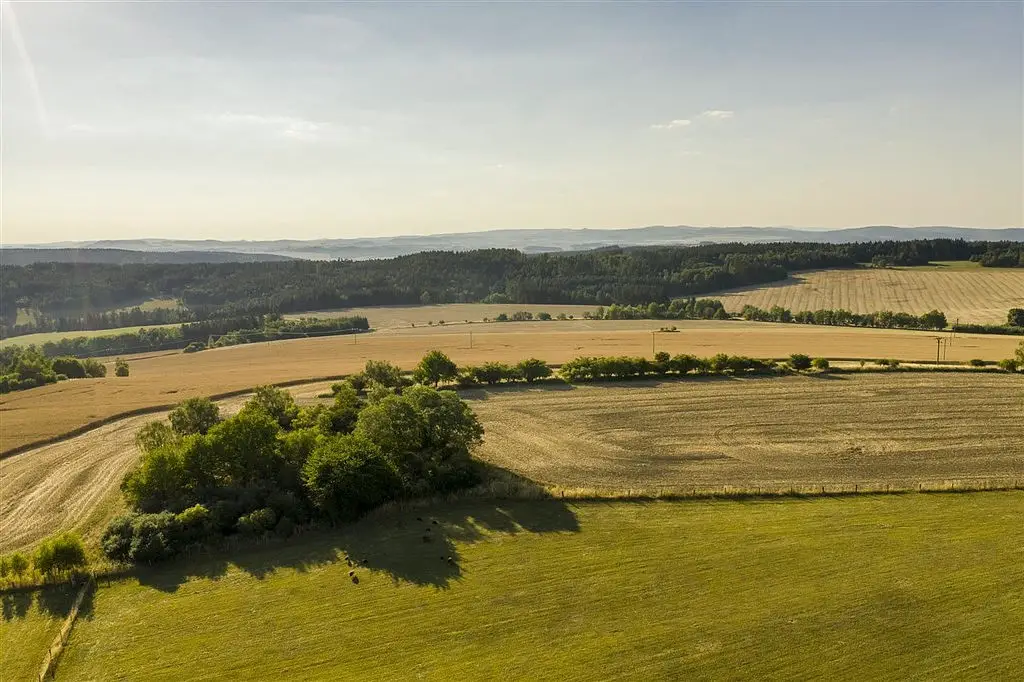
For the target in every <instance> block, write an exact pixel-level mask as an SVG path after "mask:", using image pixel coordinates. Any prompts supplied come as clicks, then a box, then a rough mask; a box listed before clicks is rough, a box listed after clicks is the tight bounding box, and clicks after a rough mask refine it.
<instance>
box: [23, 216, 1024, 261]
mask: <svg viewBox="0 0 1024 682" xmlns="http://www.w3.org/2000/svg"><path fill="white" fill-rule="evenodd" d="M936 238H949V239H966V240H969V241H1024V228H1007V229H1001V230H990V229H973V228H964V227H891V226H885V225H879V226H870V227H853V228H847V229H842V230H808V229H795V228H786V227H688V226H685V225H683V226H675V227H671V226H660V225H659V226H652V227H639V228H627V229H616V230H603V229H602V230H591V229H578V230H576V229H550V230H537V229H528V230H493V231H488V232H466V233H462V234H437V235H407V236H398V237H366V238H358V239H312V240H297V239H277V240H271V241H217V240H212V239H208V240H180V239H133V240H113V241H110V240H107V241H94V242H62V243H57V244H47V245H43V246H45V247H46V248H48V249H49V248H65V249H69V248H70V249H78V250H88V251H93V250H96V249H105V250H113V249H130V250H132V251H134V252H136V253H138V252H147V253H159V252H177V254H178V257H184V256H183V254H185V253H202V254H203V256H202V257H200V258H199V259H197V260H196V261H184V260H182V261H176V260H175V261H123V262H219V261H215V260H214V258H215V257H216V255H217V254H227V255H225V256H223V260H225V261H245V260H250V261H251V260H270V259H271V256H269V255H268V254H274V255H278V256H287V257H290V258H304V259H312V260H332V259H336V258H341V259H346V260H368V259H373V258H394V257H395V256H404V255H407V254H411V253H419V252H421V251H471V250H474V249H492V248H512V249H518V250H520V251H523V252H525V253H551V252H555V253H557V252H564V251H585V250H589V249H598V248H603V247H608V246H649V245H658V244H700V243H707V242H711V243H726V242H817V243H829V244H842V243H847V242H862V241H879V240H897V241H909V240H912V239H936ZM6 251H7V249H5V250H4V252H5V253H6ZM254 252H259V253H257V254H255V255H254ZM5 262H6V259H5ZM81 262H87V261H85V260H82V261H81ZM103 262H118V261H103Z"/></svg>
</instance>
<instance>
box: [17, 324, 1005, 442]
mask: <svg viewBox="0 0 1024 682" xmlns="http://www.w3.org/2000/svg"><path fill="white" fill-rule="evenodd" d="M664 324H665V323H664V322H663V321H659V320H646V321H643V320H641V321H622V322H613V321H586V322H585V321H580V322H575V321H574V322H518V323H513V322H509V323H497V324H490V325H483V324H481V325H471V326H463V327H459V328H450V327H432V328H427V329H420V328H419V327H417V328H416V329H404V330H393V331H389V332H386V333H375V334H359V335H352V336H334V337H320V338H313V339H296V340H293V341H275V342H273V343H260V344H247V345H243V346H232V347H228V348H218V349H214V350H208V351H203V352H201V353H194V354H184V353H180V352H167V353H154V354H150V355H143V356H135V357H132V358H129V359H130V360H131V376H130V377H127V378H117V377H113V376H108V377H107V378H104V379H88V380H77V381H67V382H61V383H59V384H53V385H50V386H45V387H42V388H36V389H32V390H29V391H16V392H13V393H9V394H7V395H4V396H2V397H0V452H2V451H7V450H10V449H11V448H15V447H18V446H20V445H23V444H25V443H30V442H34V441H37V440H39V439H41V438H47V437H50V436H55V435H59V434H62V433H67V432H68V431H70V430H72V429H74V428H77V427H79V426H82V425H84V424H87V423H89V422H91V421H95V420H98V419H103V418H107V417H109V416H111V415H115V414H119V413H122V412H125V411H128V410H132V409H136V408H140V407H147V406H157V405H168V404H173V403H175V402H178V401H180V400H182V399H184V398H187V397H190V396H195V395H210V394H213V393H221V392H225V391H231V390H239V389H244V388H249V387H252V386H253V385H254V384H258V383H271V382H280V381H287V380H292V379H303V378H316V377H325V376H335V375H339V374H346V373H350V372H354V371H358V370H359V369H361V368H362V367H363V365H365V363H366V360H367V359H378V360H379V359H387V360H390V361H391V362H394V363H397V364H398V365H400V366H401V367H403V368H406V369H411V368H412V367H414V366H415V364H416V363H417V362H418V361H419V359H420V358H421V357H422V356H423V354H424V353H425V352H426V351H428V350H431V349H435V348H436V349H440V350H442V351H444V352H446V353H448V354H449V355H450V356H451V357H452V359H453V360H455V361H456V362H457V363H459V364H474V363H479V362H485V361H488V360H502V361H511V362H517V361H519V360H521V359H523V358H527V357H531V356H533V357H538V358H541V359H543V360H546V361H548V362H552V363H560V362H565V361H566V360H570V359H572V358H574V357H577V356H580V355H646V356H648V357H650V355H651V346H652V341H653V342H654V343H655V345H656V349H657V350H664V351H668V352H670V353H694V354H697V355H702V356H704V355H714V354H715V353H719V352H723V353H732V354H743V355H751V356H754V357H786V356H788V355H790V354H791V353H797V352H803V353H808V354H810V355H823V356H827V357H832V358H837V357H851V358H857V357H861V358H879V357H893V358H898V359H900V360H927V359H929V358H934V357H935V347H936V343H935V339H934V335H933V334H929V333H924V332H911V331H899V330H878V329H848V328H839V327H815V326H812V325H774V324H764V323H757V322H696V321H695V322H678V323H674V324H677V325H678V327H679V329H680V332H679V333H675V334H657V333H655V334H652V330H657V329H658V328H659V327H661V326H664ZM469 330H472V332H473V336H472V339H473V347H472V348H470V345H469V333H468V331H469ZM1019 341H1020V339H1019V338H1014V337H1006V336H992V335H989V336H984V335H958V336H957V340H956V342H955V343H954V345H953V346H951V347H950V348H949V351H948V353H947V355H946V358H947V359H948V360H959V361H966V360H969V359H971V358H975V357H978V358H982V359H985V360H1001V359H1003V358H1007V357H1010V356H1012V355H1013V350H1014V348H1016V346H1017V343H1018V342H1019ZM111 374H112V373H111Z"/></svg>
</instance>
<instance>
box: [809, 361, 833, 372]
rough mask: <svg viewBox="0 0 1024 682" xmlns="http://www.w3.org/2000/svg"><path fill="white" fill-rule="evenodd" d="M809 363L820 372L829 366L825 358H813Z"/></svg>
mask: <svg viewBox="0 0 1024 682" xmlns="http://www.w3.org/2000/svg"><path fill="white" fill-rule="evenodd" d="M811 365H813V366H814V369H817V370H820V371H822V372H824V371H826V370H827V369H828V368H829V363H828V360H826V359H825V358H814V360H813V361H812V362H811Z"/></svg>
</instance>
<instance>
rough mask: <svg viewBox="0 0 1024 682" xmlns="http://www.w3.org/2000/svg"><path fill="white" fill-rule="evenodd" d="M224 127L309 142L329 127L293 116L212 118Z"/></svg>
mask: <svg viewBox="0 0 1024 682" xmlns="http://www.w3.org/2000/svg"><path fill="white" fill-rule="evenodd" d="M214 120H215V122H216V123H219V124H221V125H225V126H234V127H248V128H256V129H262V130H266V131H267V132H269V133H270V134H272V135H276V136H279V137H286V138H289V139H293V140H310V139H314V138H316V137H318V136H319V135H320V134H321V133H323V132H325V131H326V130H327V129H328V128H330V125H329V124H327V123H320V122H317V121H309V120H306V119H304V118H296V117H293V116H262V115H259V114H235V113H225V114H221V115H219V116H216V117H215V118H214Z"/></svg>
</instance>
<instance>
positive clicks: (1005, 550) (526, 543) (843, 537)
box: [57, 492, 1024, 680]
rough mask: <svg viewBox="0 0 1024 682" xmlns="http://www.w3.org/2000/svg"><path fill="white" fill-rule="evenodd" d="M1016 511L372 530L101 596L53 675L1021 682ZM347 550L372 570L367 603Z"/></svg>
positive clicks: (776, 505)
mask: <svg viewBox="0 0 1024 682" xmlns="http://www.w3.org/2000/svg"><path fill="white" fill-rule="evenodd" d="M1022 509H1024V493H1021V492H1007V493H980V494H918V493H911V494H907V495H891V496H861V497H855V498H841V499H837V498H819V499H808V500H759V501H748V502H737V501H715V502H709V501H686V502H651V503H621V502H620V503H601V502H593V503H578V504H563V503H561V502H560V501H556V500H549V501H539V500H536V501H502V502H472V503H470V502H459V503H454V504H443V505H437V506H433V507H422V508H416V509H414V510H411V511H406V512H397V511H392V512H388V513H378V514H375V515H373V516H371V517H370V518H367V519H364V520H363V521H362V522H359V523H357V524H354V525H352V526H348V527H346V528H344V529H343V530H339V531H337V532H333V533H324V534H320V535H310V536H306V537H304V538H302V539H299V540H293V541H290V542H287V543H280V544H278V543H275V544H272V545H270V546H268V547H264V548H262V549H260V550H254V551H251V552H246V553H242V554H239V555H237V556H236V557H234V558H233V562H234V563H231V564H227V563H225V562H224V561H222V560H218V559H211V558H204V559H198V560H196V561H194V562H193V563H191V564H188V565H187V566H186V565H185V564H175V565H171V566H168V567H165V568H161V569H159V570H158V571H156V572H152V573H150V572H146V573H143V574H141V580H136V579H130V580H126V581H124V582H121V583H118V584H115V585H113V586H111V587H100V588H99V590H98V591H97V594H96V596H95V599H94V604H93V615H92V617H91V618H86V619H85V620H82V621H81V622H79V624H78V625H77V626H76V627H75V630H74V633H73V634H72V636H71V640H70V644H69V647H68V649H67V650H66V652H65V654H64V657H63V658H62V660H61V663H60V665H59V666H58V668H57V679H58V680H61V679H65V680H101V679H103V680H106V679H111V678H113V677H115V676H116V677H117V678H118V679H132V680H179V679H183V678H187V679H190V680H220V679H228V678H230V679H247V680H333V679H346V680H408V679H425V680H451V679H530V680H575V679H592V678H593V677H594V674H595V671H600V675H599V676H600V677H601V678H602V679H622V678H632V679H725V678H733V677H735V676H736V672H737V671H739V670H742V671H743V676H744V677H747V678H750V679H792V678H794V677H801V678H809V679H811V678H813V679H848V680H861V679H884V678H891V677H892V676H893V675H894V674H896V672H895V671H898V675H899V676H900V677H901V678H904V679H954V678H963V677H974V678H978V679H1017V678H1019V677H1020V676H1021V675H1022V673H1024V650H1022V649H1021V647H1020V633H1021V632H1024V596H1022V595H1024V561H1022V558H1024V556H1022V553H1021V547H1020V546H1019V544H1018V543H1014V542H1008V541H1007V538H1012V537H1016V536H1017V535H1018V534H1019V531H1020V513H1021V510H1022ZM419 515H422V516H424V517H428V516H429V517H431V518H436V519H437V520H438V521H439V522H440V523H439V525H438V526H435V527H434V528H435V533H434V535H435V540H434V542H432V543H426V544H425V543H422V542H421V541H420V535H421V534H422V523H418V522H416V520H415V517H416V516H419ZM342 551H346V552H349V553H350V554H351V555H352V556H354V557H356V558H363V557H365V558H366V559H367V561H368V565H367V566H366V567H360V568H359V569H358V570H357V577H359V579H360V582H359V584H358V585H354V584H352V582H351V581H350V579H349V577H348V575H347V573H348V570H349V568H348V566H347V565H346V563H345V562H344V561H343V560H342V561H339V560H338V559H337V557H338V553H339V552H342ZM447 556H451V557H452V559H453V561H452V562H451V563H448V562H446V561H445V560H444V559H442V558H440V557H447ZM182 623H187V624H188V627H184V628H183V627H182ZM538 652H543V653H544V655H543V656H539V655H538Z"/></svg>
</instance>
